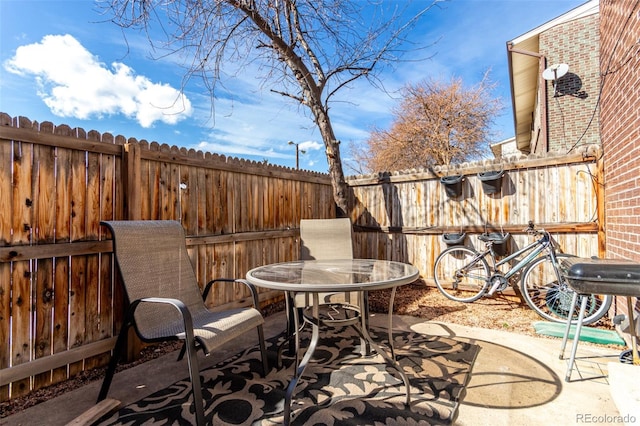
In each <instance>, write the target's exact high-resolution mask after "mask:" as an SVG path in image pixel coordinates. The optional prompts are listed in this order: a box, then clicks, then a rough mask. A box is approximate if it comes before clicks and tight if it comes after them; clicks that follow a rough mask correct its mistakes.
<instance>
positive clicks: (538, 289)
mask: <svg viewBox="0 0 640 426" xmlns="http://www.w3.org/2000/svg"><path fill="white" fill-rule="evenodd" d="M569 257H574V256H570V255H567V254H556V258H557V259H558V262H560V261H562V259H566V258H569ZM520 289H521V290H522V295H523V296H524V300H525V301H526V302H527V305H529V307H530V308H531V309H533V310H534V311H535V312H536V313H538V315H540V316H541V317H542V318H544V319H546V320H549V321H553V322H565V321H567V318H569V317H571V320H572V321H576V320H577V319H578V313H579V312H580V304H579V303H578V304H577V305H576V307H575V309H574V311H573V312H572V313H571V315H569V310H570V309H571V300H572V298H573V293H574V292H573V290H572V289H571V287H569V285H568V284H567V283H566V282H565V280H564V279H562V278H561V282H558V274H556V271H555V268H554V267H553V263H552V262H551V258H550V257H549V256H543V257H540V258H538V259H536V260H534V261H533V262H531V264H530V265H529V266H528V267H527V269H526V270H525V271H524V272H523V274H522V279H521V281H520ZM612 301H613V297H612V296H611V295H597V294H591V295H589V296H588V299H587V310H586V312H585V317H584V320H583V322H582V323H583V324H592V323H594V322H596V321H598V320H599V319H600V318H602V317H603V316H605V315H606V313H607V311H608V310H609V308H610V307H611V302H612Z"/></svg>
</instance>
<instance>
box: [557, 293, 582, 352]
mask: <svg viewBox="0 0 640 426" xmlns="http://www.w3.org/2000/svg"><path fill="white" fill-rule="evenodd" d="M577 303H578V293H576V292H575V291H574V292H573V296H572V298H571V310H569V318H567V327H566V328H565V330H564V337H563V338H562V346H561V347H560V359H564V349H565V348H566V347H567V340H569V333H570V332H571V323H572V321H571V318H572V317H573V311H574V310H575V309H576V304H577Z"/></svg>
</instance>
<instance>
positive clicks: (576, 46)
mask: <svg viewBox="0 0 640 426" xmlns="http://www.w3.org/2000/svg"><path fill="white" fill-rule="evenodd" d="M598 20H599V15H598V14H595V15H591V16H587V17H584V18H581V19H574V20H572V21H569V22H566V23H564V24H561V25H557V26H555V27H553V28H551V29H549V30H547V31H545V32H544V33H542V34H540V53H542V54H543V55H545V56H546V58H547V66H550V65H552V64H560V63H565V64H568V65H569V72H568V73H567V74H566V75H565V76H563V77H561V78H560V79H559V80H558V82H557V92H556V97H553V84H552V82H551V81H549V82H547V90H548V98H547V99H548V100H547V117H548V134H549V150H550V151H551V150H554V151H557V150H559V151H565V152H566V151H568V150H570V149H571V148H572V147H574V146H575V145H578V144H594V143H595V144H598V143H600V132H599V117H598V113H597V107H598V103H597V102H598V95H599V91H600V79H599V54H598V46H599V43H600V34H599V29H598V25H599V22H598Z"/></svg>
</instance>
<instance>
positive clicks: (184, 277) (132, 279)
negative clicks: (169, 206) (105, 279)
mask: <svg viewBox="0 0 640 426" xmlns="http://www.w3.org/2000/svg"><path fill="white" fill-rule="evenodd" d="M101 223H102V224H103V225H105V226H107V227H108V228H109V229H110V230H111V232H112V235H113V250H114V253H115V257H116V260H117V264H118V269H119V270H120V275H121V277H122V280H123V283H124V287H125V291H126V294H127V297H128V299H129V301H130V302H132V301H134V300H138V299H142V298H146V297H164V298H173V299H178V300H180V301H182V302H183V303H184V304H185V305H187V307H188V308H189V310H190V311H191V313H192V315H193V314H195V313H196V312H198V311H200V310H202V309H206V307H205V305H204V302H203V301H202V295H201V293H200V288H199V287H198V282H197V280H196V276H195V273H194V270H193V265H192V264H191V260H190V259H189V256H188V254H187V246H186V242H185V235H184V229H183V228H182V225H181V224H180V223H179V222H176V221H164V220H159V221H158V220H140V221H133V220H132V221H110V222H101ZM179 318H180V315H179V313H178V312H177V311H176V310H175V309H174V308H172V307H170V306H167V305H160V304H155V303H154V304H143V305H140V307H139V308H138V309H137V310H136V314H135V321H136V328H137V329H138V332H139V333H140V334H141V335H142V336H145V334H146V333H145V329H157V328H158V325H159V324H162V323H168V322H170V321H172V320H179Z"/></svg>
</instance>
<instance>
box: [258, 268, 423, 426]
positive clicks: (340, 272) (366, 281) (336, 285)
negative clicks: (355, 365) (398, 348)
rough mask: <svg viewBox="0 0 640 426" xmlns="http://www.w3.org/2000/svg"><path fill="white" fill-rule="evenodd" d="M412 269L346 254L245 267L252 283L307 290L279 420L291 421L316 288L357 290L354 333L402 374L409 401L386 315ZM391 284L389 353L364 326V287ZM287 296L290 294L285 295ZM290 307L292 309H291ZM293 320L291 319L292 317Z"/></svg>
mask: <svg viewBox="0 0 640 426" xmlns="http://www.w3.org/2000/svg"><path fill="white" fill-rule="evenodd" d="M419 275H420V274H419V271H418V269H417V268H416V267H415V266H413V265H409V264H405V263H400V262H394V261H389V260H375V259H349V260H346V259H345V260H304V261H302V260H301V261H294V262H284V263H275V264H271V265H265V266H260V267H258V268H254V269H252V270H250V271H249V272H247V281H249V282H250V283H251V284H253V285H255V286H258V287H265V288H269V289H271V290H282V291H284V292H285V293H286V294H287V296H286V297H287V298H289V297H290V294H291V293H308V294H310V295H311V306H310V307H309V308H310V310H311V312H312V320H311V325H312V336H311V342H310V344H309V347H308V348H307V351H306V353H305V355H304V357H303V358H302V361H300V363H299V364H298V362H297V360H298V358H297V351H296V357H295V361H296V362H295V371H294V376H293V378H292V379H291V382H290V383H289V386H288V387H287V391H286V394H285V404H284V424H285V425H289V424H290V421H291V402H292V399H293V394H294V392H295V388H296V385H297V383H298V381H299V380H300V378H301V376H302V374H303V373H304V370H305V368H306V366H307V364H308V362H309V360H310V359H311V357H312V355H313V352H314V350H315V347H316V344H317V342H318V338H319V325H320V323H321V320H320V314H319V305H320V304H319V300H318V299H319V296H318V295H319V294H320V293H326V292H345V293H347V292H358V294H359V299H360V306H362V307H363V308H362V309H361V310H360V311H361V312H359V315H360V316H361V320H362V322H357V321H356V322H354V323H353V324H352V325H353V326H354V327H356V329H357V330H358V332H359V334H360V335H361V336H362V337H364V339H365V340H366V341H367V342H368V344H369V345H370V346H371V347H372V348H373V349H374V350H375V351H376V352H377V353H378V354H380V355H382V357H383V358H384V359H385V361H386V362H387V363H388V364H389V365H390V366H392V367H393V368H394V369H395V370H396V371H397V372H398V373H399V375H400V376H401V377H402V381H403V382H404V385H405V389H406V401H405V403H406V405H407V406H408V405H409V403H410V393H409V380H408V378H407V376H406V375H405V373H404V371H403V370H402V368H401V367H400V365H398V363H397V361H396V359H395V356H394V351H393V345H392V341H393V340H392V338H391V318H392V314H393V299H394V296H395V290H396V288H397V287H398V286H401V285H404V284H409V283H412V282H414V281H415V280H416V279H417V278H418V277H419ZM387 288H391V289H392V292H391V297H390V300H389V311H388V318H389V328H388V333H389V346H390V349H391V356H389V354H387V353H386V351H385V350H383V349H382V348H380V346H378V344H376V343H375V342H374V341H373V339H372V338H371V336H370V335H369V332H368V330H367V326H366V324H367V322H368V318H366V317H367V316H368V309H366V293H367V292H368V291H370V290H381V289H387ZM288 300H290V299H288ZM294 311H295V310H294ZM296 324H297V320H296ZM299 331H300V330H299V329H298V327H297V326H296V327H295V331H294V334H295V337H296V349H297V348H298V346H299V335H298V333H299Z"/></svg>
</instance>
